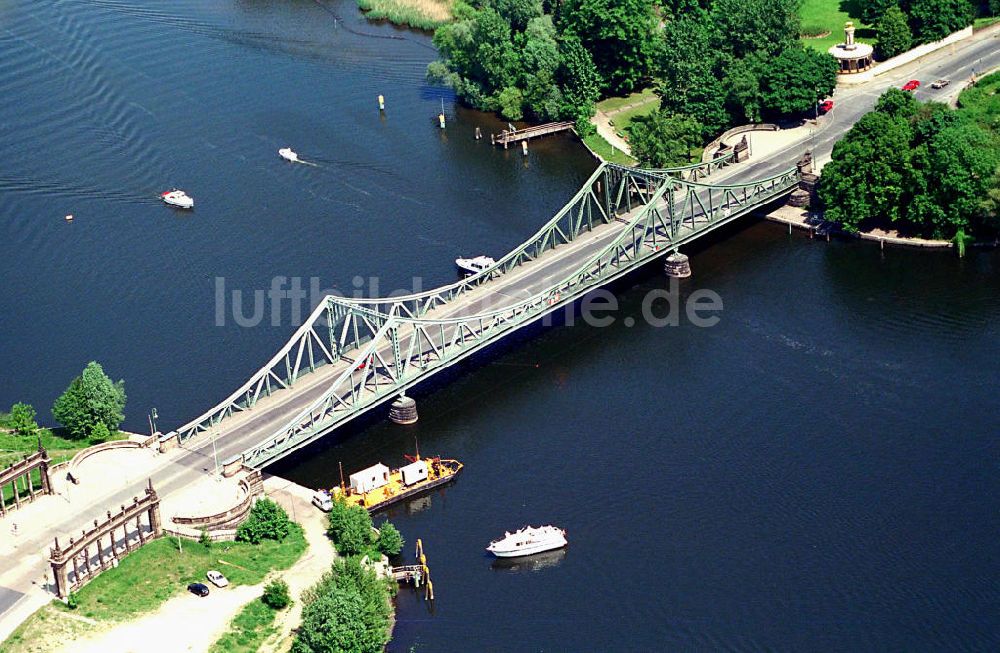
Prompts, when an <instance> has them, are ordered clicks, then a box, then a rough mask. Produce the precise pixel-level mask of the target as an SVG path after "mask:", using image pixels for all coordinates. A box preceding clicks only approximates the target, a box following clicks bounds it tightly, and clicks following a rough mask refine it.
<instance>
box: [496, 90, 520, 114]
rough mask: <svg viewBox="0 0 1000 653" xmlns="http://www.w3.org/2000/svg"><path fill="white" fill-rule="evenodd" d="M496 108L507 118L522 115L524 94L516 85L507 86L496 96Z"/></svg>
mask: <svg viewBox="0 0 1000 653" xmlns="http://www.w3.org/2000/svg"><path fill="white" fill-rule="evenodd" d="M497 110H498V111H499V112H500V115H501V116H503V117H504V118H506V119H507V120H520V119H521V118H523V117H524V94H523V93H521V89H519V88H518V87H516V86H508V87H507V88H505V89H504V90H502V91H500V94H499V95H498V96H497Z"/></svg>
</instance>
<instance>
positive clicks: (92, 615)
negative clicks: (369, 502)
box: [0, 523, 307, 653]
mask: <svg viewBox="0 0 1000 653" xmlns="http://www.w3.org/2000/svg"><path fill="white" fill-rule="evenodd" d="M306 546H307V544H306V539H305V536H304V535H303V533H302V527H301V526H299V525H298V524H294V523H293V524H290V527H289V532H288V537H286V538H285V540H284V541H283V542H275V541H273V540H264V541H262V542H261V543H260V544H247V543H245V542H216V543H215V544H213V545H212V546H211V547H206V546H204V545H203V544H199V543H198V542H193V541H190V540H185V541H184V542H183V546H182V548H183V552H180V551H178V549H177V539H176V538H166V537H163V538H160V539H158V540H154V541H153V542H150V543H149V544H147V545H146V546H144V547H142V548H141V549H139V550H138V551H136V552H135V553H132V554H131V555H129V556H127V557H125V558H123V559H122V561H121V564H120V565H119V566H118V567H117V568H116V569H109V570H108V571H106V572H104V573H103V574H101V575H100V576H98V577H97V578H95V579H94V580H93V581H91V582H90V583H87V584H86V585H84V586H83V587H82V588H81V589H80V591H79V592H77V600H78V602H79V606H78V608H77V609H76V610H70V609H69V608H68V607H67V606H66V605H65V604H63V603H62V602H61V601H53V602H52V603H51V604H50V605H47V606H45V607H43V608H42V609H41V610H39V611H38V612H36V613H35V614H33V615H31V617H29V618H28V619H27V620H26V621H25V622H24V623H22V624H21V625H20V626H19V627H18V628H17V630H15V631H14V632H13V633H12V634H11V636H10V637H8V638H7V640H6V641H5V642H3V644H0V651H4V652H5V653H6V652H8V651H9V652H11V653H17V652H19V651H32V650H34V646H33V642H34V641H35V640H36V639H37V638H39V637H42V638H44V639H45V640H46V641H51V637H50V636H48V635H47V633H48V632H49V631H50V630H54V631H56V632H61V631H72V630H73V629H74V628H75V629H79V628H83V629H84V630H88V629H92V628H93V627H92V626H87V625H86V624H82V623H79V621H77V619H75V618H79V617H85V618H88V619H93V620H95V621H105V622H121V621H127V620H130V619H134V618H135V617H137V616H139V615H141V614H144V613H147V612H151V611H153V610H155V609H156V608H158V607H159V606H160V605H162V604H163V602H164V601H166V600H167V599H169V598H171V597H173V596H176V595H178V594H181V593H183V592H185V591H187V585H188V583H191V582H194V581H198V582H201V583H205V582H207V581H206V580H205V572H207V571H208V570H209V569H218V570H219V571H221V572H222V573H223V574H225V576H226V577H227V578H228V579H229V583H230V584H231V585H254V584H256V583H259V582H261V581H262V580H264V577H265V576H266V575H267V574H268V573H269V572H271V571H274V570H281V569H288V568H289V567H291V566H292V564H294V563H295V561H296V560H298V559H299V558H300V557H301V556H302V553H303V552H304V551H305V550H306ZM261 605H263V604H261ZM265 607H266V606H265ZM69 615H72V617H71V616H69ZM248 619H249V617H248ZM272 619H273V617H272ZM248 650H249V649H248Z"/></svg>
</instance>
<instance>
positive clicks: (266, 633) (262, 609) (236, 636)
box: [208, 599, 278, 653]
mask: <svg viewBox="0 0 1000 653" xmlns="http://www.w3.org/2000/svg"><path fill="white" fill-rule="evenodd" d="M275 616H277V612H276V611H275V610H272V609H271V608H269V607H267V606H266V605H264V602H263V601H261V600H260V599H256V600H254V601H251V602H250V603H247V604H246V605H245V606H243V609H242V610H240V613H239V614H238V615H236V617H235V618H233V620H232V621H231V622H229V630H228V631H227V632H226V634H225V635H223V636H222V637H220V638H219V639H218V640H217V641H216V642H215V643H214V644H212V648H210V649H209V650H208V651H209V653H256V652H257V651H258V650H260V646H261V644H263V643H264V640H266V639H267V638H268V637H270V636H271V635H273V634H275V633H277V632H278V629H277V628H275V627H274V618H275Z"/></svg>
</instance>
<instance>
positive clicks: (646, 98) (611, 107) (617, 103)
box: [597, 88, 660, 113]
mask: <svg viewBox="0 0 1000 653" xmlns="http://www.w3.org/2000/svg"><path fill="white" fill-rule="evenodd" d="M659 99H660V98H659V97H658V96H657V95H656V93H654V92H653V89H651V88H646V89H643V90H641V91H639V92H638V93H632V94H631V95H627V96H625V97H609V98H606V99H604V100H601V101H600V102H598V103H597V110H598V111H603V112H604V113H611V112H612V111H618V110H619V109H621V108H622V107H627V106H629V105H630V104H646V103H647V102H658V101H659Z"/></svg>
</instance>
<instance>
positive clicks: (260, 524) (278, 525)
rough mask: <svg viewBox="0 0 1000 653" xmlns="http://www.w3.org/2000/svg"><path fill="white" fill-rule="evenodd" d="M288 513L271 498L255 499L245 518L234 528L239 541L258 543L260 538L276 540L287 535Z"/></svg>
mask: <svg viewBox="0 0 1000 653" xmlns="http://www.w3.org/2000/svg"><path fill="white" fill-rule="evenodd" d="M288 529H289V520H288V513H287V512H285V509H284V508H282V507H281V506H279V505H278V504H277V503H275V502H274V501H272V500H271V499H257V502H256V503H254V504H253V508H251V509H250V514H249V515H248V516H247V518H246V520H245V521H244V522H243V523H242V524H240V525H239V528H237V529H236V539H237V541H239V542H250V543H251V544H259V543H260V541H261V540H265V539H267V540H278V541H279V542H280V541H281V540H283V539H285V537H287V536H288Z"/></svg>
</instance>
